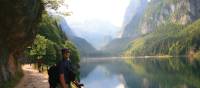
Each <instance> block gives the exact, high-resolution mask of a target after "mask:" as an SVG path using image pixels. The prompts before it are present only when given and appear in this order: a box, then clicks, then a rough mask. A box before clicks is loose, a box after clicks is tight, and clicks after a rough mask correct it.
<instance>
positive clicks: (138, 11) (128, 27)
mask: <svg viewBox="0 0 200 88" xmlns="http://www.w3.org/2000/svg"><path fill="white" fill-rule="evenodd" d="M135 2H136V1H135V0H132V1H131V2H130V4H129V7H128V8H127V11H126V13H125V16H128V17H125V19H124V27H123V29H124V31H123V34H122V37H123V38H134V37H137V36H138V34H139V31H138V25H139V23H140V20H141V19H142V15H143V14H144V11H145V8H146V6H147V0H140V2H138V4H139V5H138V6H137V7H136V5H137V4H136V3H135ZM131 11H132V12H131ZM131 13H132V14H133V15H130V14H131ZM130 16H132V17H130ZM127 18H130V19H129V20H128V19H127ZM126 21H128V23H127V22H126Z"/></svg>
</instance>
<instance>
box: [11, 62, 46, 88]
mask: <svg viewBox="0 0 200 88" xmlns="http://www.w3.org/2000/svg"><path fill="white" fill-rule="evenodd" d="M22 69H23V71H24V77H23V78H22V79H21V80H20V82H19V84H18V85H17V86H16V87H15V88H49V84H48V75H44V74H42V73H39V72H38V71H37V70H35V69H33V68H32V67H31V66H30V65H24V66H22Z"/></svg>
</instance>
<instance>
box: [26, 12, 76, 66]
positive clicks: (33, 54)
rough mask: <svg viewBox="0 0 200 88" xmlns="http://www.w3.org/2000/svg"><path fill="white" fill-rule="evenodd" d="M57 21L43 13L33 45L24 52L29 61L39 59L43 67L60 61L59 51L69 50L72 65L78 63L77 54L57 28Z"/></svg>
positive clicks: (71, 44)
mask: <svg viewBox="0 0 200 88" xmlns="http://www.w3.org/2000/svg"><path fill="white" fill-rule="evenodd" d="M57 20H58V19H55V18H53V17H51V16H49V15H48V14H47V13H43V15H42V21H41V22H40V23H39V31H38V34H37V36H36V39H35V40H34V43H33V45H31V46H29V47H28V48H27V50H26V52H25V53H26V55H27V57H28V58H29V59H32V60H31V61H34V62H36V61H37V60H38V59H41V60H42V61H43V62H44V64H45V65H52V64H55V63H56V62H57V61H58V60H61V59H62V56H61V49H62V48H69V49H70V50H71V52H72V54H71V58H72V62H73V63H76V64H77V63H78V62H79V53H78V51H77V49H76V47H75V46H74V45H73V43H72V42H71V41H69V40H68V38H67V37H66V35H65V33H64V32H63V31H62V30H61V29H60V28H59V27H58V24H57Z"/></svg>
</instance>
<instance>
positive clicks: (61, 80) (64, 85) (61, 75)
mask: <svg viewBox="0 0 200 88" xmlns="http://www.w3.org/2000/svg"><path fill="white" fill-rule="evenodd" d="M59 80H60V83H61V86H62V88H68V87H67V84H66V83H65V78H64V74H60V75H59Z"/></svg>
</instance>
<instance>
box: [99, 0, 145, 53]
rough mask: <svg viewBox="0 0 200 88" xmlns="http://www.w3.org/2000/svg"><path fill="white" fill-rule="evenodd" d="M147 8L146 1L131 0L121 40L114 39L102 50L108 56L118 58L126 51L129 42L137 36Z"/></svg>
mask: <svg viewBox="0 0 200 88" xmlns="http://www.w3.org/2000/svg"><path fill="white" fill-rule="evenodd" d="M146 6H147V0H141V1H138V0H131V1H130V4H129V6H128V8H127V10H126V13H125V16H124V23H123V28H122V29H123V33H122V37H121V38H114V39H113V40H112V41H110V42H109V43H108V44H107V45H105V46H104V47H103V49H102V51H103V52H107V53H110V55H115V56H116V55H117V56H119V55H120V53H122V52H123V51H124V50H126V48H127V46H128V44H129V43H130V41H131V40H133V39H135V38H137V37H138V36H139V32H138V31H137V30H138V25H139V22H140V20H141V19H142V15H143V13H144V10H145V8H146Z"/></svg>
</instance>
